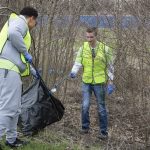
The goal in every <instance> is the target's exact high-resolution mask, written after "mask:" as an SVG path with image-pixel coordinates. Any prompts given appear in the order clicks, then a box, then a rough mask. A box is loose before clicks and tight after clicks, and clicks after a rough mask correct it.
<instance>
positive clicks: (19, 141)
mask: <svg viewBox="0 0 150 150" xmlns="http://www.w3.org/2000/svg"><path fill="white" fill-rule="evenodd" d="M28 143H29V142H27V141H22V140H20V139H18V138H16V141H15V142H14V143H9V142H8V141H6V143H5V144H6V145H7V146H9V147H11V148H12V147H20V146H24V145H27V144H28Z"/></svg>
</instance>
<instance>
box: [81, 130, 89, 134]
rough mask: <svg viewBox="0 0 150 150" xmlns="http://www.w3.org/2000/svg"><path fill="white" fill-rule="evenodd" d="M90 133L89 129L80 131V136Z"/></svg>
mask: <svg viewBox="0 0 150 150" xmlns="http://www.w3.org/2000/svg"><path fill="white" fill-rule="evenodd" d="M87 133H89V129H80V134H87Z"/></svg>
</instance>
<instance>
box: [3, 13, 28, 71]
mask: <svg viewBox="0 0 150 150" xmlns="http://www.w3.org/2000/svg"><path fill="white" fill-rule="evenodd" d="M28 30H29V29H28V25H27V21H26V18H25V17H24V16H22V15H20V16H19V17H18V18H16V19H9V27H8V40H7V41H6V44H5V46H4V47H3V50H2V53H1V55H0V58H2V59H7V60H9V61H11V62H12V63H14V64H15V65H16V66H17V67H18V68H19V70H20V72H21V73H22V72H24V71H25V69H26V64H24V63H23V62H22V60H21V57H20V54H21V53H22V54H24V53H25V52H26V51H27V49H26V45H25V43H24V39H23V38H24V37H25V35H26V33H27V31H28Z"/></svg>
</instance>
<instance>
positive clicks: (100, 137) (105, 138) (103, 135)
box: [98, 133, 108, 140]
mask: <svg viewBox="0 0 150 150" xmlns="http://www.w3.org/2000/svg"><path fill="white" fill-rule="evenodd" d="M98 138H99V139H101V140H107V139H108V133H107V134H103V133H100V134H99V136H98Z"/></svg>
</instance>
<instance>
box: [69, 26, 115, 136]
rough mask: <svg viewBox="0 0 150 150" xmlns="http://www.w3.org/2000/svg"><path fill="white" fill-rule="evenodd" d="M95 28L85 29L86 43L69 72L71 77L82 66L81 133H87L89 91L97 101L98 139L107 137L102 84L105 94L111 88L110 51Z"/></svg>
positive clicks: (111, 89) (111, 67)
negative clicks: (98, 38)
mask: <svg viewBox="0 0 150 150" xmlns="http://www.w3.org/2000/svg"><path fill="white" fill-rule="evenodd" d="M96 36H97V29H96V28H95V27H93V28H88V29H87V30H86V39H87V42H84V43H83V46H82V47H81V48H80V49H79V51H78V54H77V57H76V60H75V63H74V65H73V68H72V70H71V73H70V77H71V78H75V77H76V74H77V72H78V71H79V69H80V68H81V67H83V76H82V81H83V84H82V95H83V101H82V115H81V117H82V128H81V131H80V132H81V133H88V132H89V129H90V120H89V107H90V97H91V94H92V91H93V92H94V95H95V97H96V100H97V104H98V114H99V127H100V132H99V136H98V137H99V138H100V139H107V137H108V131H107V126H108V121H107V111H106V106H105V86H106V84H108V85H107V86H106V87H107V88H106V89H107V90H106V91H107V92H108V94H111V93H112V92H113V90H114V85H113V82H112V80H113V66H112V50H111V49H110V48H109V47H108V46H106V45H105V44H104V43H101V42H98V41H97V39H96Z"/></svg>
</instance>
